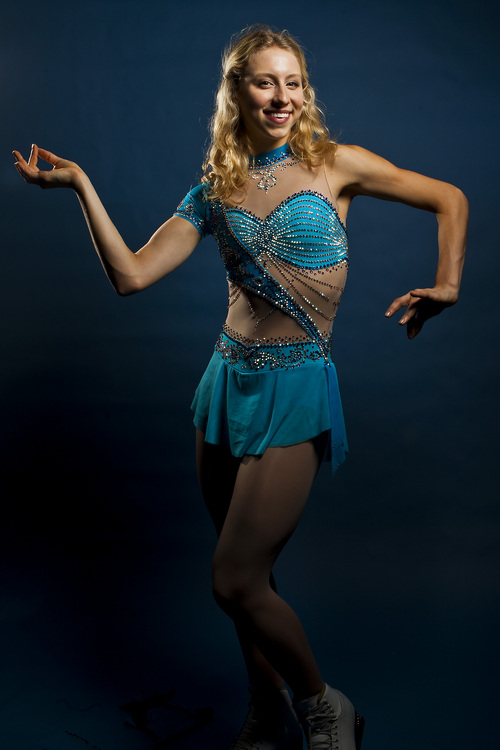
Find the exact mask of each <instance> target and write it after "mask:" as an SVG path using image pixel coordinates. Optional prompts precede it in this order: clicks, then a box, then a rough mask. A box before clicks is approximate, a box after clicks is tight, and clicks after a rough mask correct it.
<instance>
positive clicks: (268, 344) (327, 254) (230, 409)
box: [175, 145, 348, 470]
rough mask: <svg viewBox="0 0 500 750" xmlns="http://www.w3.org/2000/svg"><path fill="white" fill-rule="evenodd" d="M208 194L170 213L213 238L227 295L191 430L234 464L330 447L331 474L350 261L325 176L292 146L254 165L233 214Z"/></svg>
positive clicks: (339, 418) (341, 444) (340, 450)
mask: <svg viewBox="0 0 500 750" xmlns="http://www.w3.org/2000/svg"><path fill="white" fill-rule="evenodd" d="M209 190H210V188H209V185H207V184H204V183H202V184H200V185H198V186H197V187H195V188H194V189H193V190H191V191H190V192H189V193H188V195H187V196H186V197H185V198H184V200H183V201H182V202H181V203H180V205H179V207H178V209H177V211H176V212H175V215H176V216H180V217H182V218H184V219H187V220H188V221H190V222H191V223H192V224H194V226H195V227H196V229H197V230H198V231H199V232H200V234H201V235H202V236H204V235H206V234H212V235H213V237H214V238H215V240H216V242H217V244H218V247H219V251H220V254H221V258H222V261H223V263H224V266H225V268H226V273H227V280H228V285H229V308H228V315H227V319H226V322H225V323H224V326H223V328H222V332H221V334H220V336H219V339H218V341H217V343H216V345H215V351H214V354H213V356H212V359H211V360H210V362H209V364H208V367H207V369H206V371H205V373H204V375H203V377H202V380H201V382H200V384H199V386H198V388H197V390H196V394H195V397H194V401H193V404H192V409H193V411H194V423H195V425H196V427H198V428H199V429H200V430H202V431H203V432H204V434H205V440H206V441H207V442H208V443H214V444H216V445H224V446H227V447H228V448H229V449H230V450H231V452H232V454H233V455H234V456H244V455H260V454H262V453H263V452H264V451H265V450H266V448H267V447H270V446H287V445H293V444H295V443H300V442H303V441H305V440H310V439H313V438H316V437H318V436H324V437H326V441H325V442H326V450H325V451H324V454H323V458H324V459H325V460H329V461H331V462H332V469H333V470H335V469H336V468H337V467H338V466H339V465H340V464H341V463H342V461H343V460H344V458H345V453H346V451H347V440H346V433H345V426H344V419H343V414H342V406H341V401H340V394H339V389H338V383H337V375H336V372H335V367H334V364H333V362H332V358H331V337H332V326H333V321H334V318H335V315H336V311H337V307H338V305H339V302H340V298H341V295H342V292H343V291H344V285H345V280H346V276H347V267H348V256H347V235H346V231H345V228H344V226H343V224H342V222H341V221H340V219H339V216H338V213H337V210H336V207H335V203H334V198H333V196H332V195H331V193H330V189H329V186H328V180H327V175H326V171H325V169H324V167H323V166H320V167H317V168H314V169H309V168H308V167H307V166H306V165H305V164H304V163H302V162H300V161H299V160H298V159H296V158H295V157H294V156H293V154H291V152H290V151H289V150H288V147H287V146H286V145H285V146H282V147H280V148H278V149H275V150H273V151H271V152H268V153H267V154H261V155H259V156H255V157H250V171H249V184H248V191H247V192H246V193H245V194H243V193H242V194H241V196H234V199H235V202H234V203H233V202H225V203H223V202H222V201H220V200H214V199H211V198H210V197H209ZM241 199H243V200H242V201H241V202H239V201H240V200H241Z"/></svg>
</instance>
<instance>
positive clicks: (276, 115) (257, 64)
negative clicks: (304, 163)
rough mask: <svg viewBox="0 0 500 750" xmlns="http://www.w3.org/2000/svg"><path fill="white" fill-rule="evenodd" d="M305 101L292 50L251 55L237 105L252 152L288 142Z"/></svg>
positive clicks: (265, 51) (271, 48)
mask: <svg viewBox="0 0 500 750" xmlns="http://www.w3.org/2000/svg"><path fill="white" fill-rule="evenodd" d="M303 103H304V97H303V89H302V74H301V70H300V64H299V61H298V59H297V58H296V57H295V55H294V54H293V53H292V52H288V50H284V49H281V48H280V47H269V48H268V49H264V50H260V51H259V52H256V53H255V54H254V55H252V56H251V58H250V60H249V62H248V65H247V67H246V69H245V72H244V74H243V76H242V78H241V80H240V83H239V86H238V104H239V107H240V113H241V117H242V119H243V124H244V126H245V130H246V132H247V135H248V140H249V144H250V149H251V151H252V153H254V154H261V153H264V152H266V151H270V150H272V149H274V148H278V147H279V146H283V145H284V144H285V143H287V142H288V140H289V138H290V131H291V129H292V127H293V125H294V124H295V123H296V122H297V120H298V119H299V118H300V115H301V112H302V106H303Z"/></svg>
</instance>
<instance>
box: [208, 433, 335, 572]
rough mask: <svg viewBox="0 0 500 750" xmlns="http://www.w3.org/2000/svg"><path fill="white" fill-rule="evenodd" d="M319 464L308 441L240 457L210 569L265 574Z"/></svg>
mask: <svg viewBox="0 0 500 750" xmlns="http://www.w3.org/2000/svg"><path fill="white" fill-rule="evenodd" d="M319 463H320V459H319V456H318V453H317V450H316V448H315V445H314V443H313V441H307V442H304V443H299V444H297V445H291V446H287V447H280V448H268V449H267V450H266V452H265V453H264V454H263V455H262V456H245V457H244V458H243V459H242V460H241V462H240V464H239V466H238V470H237V473H236V478H235V482H234V488H233V492H232V497H231V501H230V503H229V507H228V509H227V513H226V517H225V521H224V523H223V526H222V530H221V532H220V538H219V543H218V545H217V550H216V554H215V560H214V563H215V566H216V567H218V568H219V569H220V567H221V566H222V567H223V568H225V569H226V571H227V570H228V569H233V570H234V573H235V575H238V572H239V573H240V574H243V575H244V576H245V574H246V575H250V576H251V575H252V574H255V575H259V577H260V575H262V580H263V581H266V582H267V581H268V580H269V573H270V570H271V568H272V566H273V564H274V562H275V560H276V558H277V556H278V555H279V553H280V551H281V550H282V549H283V547H284V545H285V544H286V542H287V541H288V539H289V538H290V536H291V535H292V533H293V531H294V529H295V527H296V526H297V524H298V522H299V520H300V517H301V515H302V512H303V510H304V507H305V504H306V502H307V498H308V496H309V492H310V490H311V486H312V484H313V481H314V478H315V476H316V474H317V471H318V468H319Z"/></svg>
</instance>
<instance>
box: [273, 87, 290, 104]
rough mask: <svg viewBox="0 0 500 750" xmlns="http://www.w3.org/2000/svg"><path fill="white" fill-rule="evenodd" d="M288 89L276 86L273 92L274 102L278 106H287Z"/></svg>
mask: <svg viewBox="0 0 500 750" xmlns="http://www.w3.org/2000/svg"><path fill="white" fill-rule="evenodd" d="M289 100H290V99H289V96H288V89H287V87H286V86H285V85H282V86H276V89H275V90H274V101H275V102H276V103H279V104H287V103H288V102H289Z"/></svg>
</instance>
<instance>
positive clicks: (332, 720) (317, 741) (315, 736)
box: [302, 702, 339, 750]
mask: <svg viewBox="0 0 500 750" xmlns="http://www.w3.org/2000/svg"><path fill="white" fill-rule="evenodd" d="M302 722H303V726H304V729H305V732H306V736H307V740H308V743H307V744H308V747H309V750H338V748H339V736H338V717H337V716H336V715H335V711H334V710H333V708H332V707H331V706H330V705H329V704H328V703H326V702H321V703H318V705H317V706H314V707H313V708H311V709H310V710H309V711H308V712H307V714H306V715H305V716H303V717H302Z"/></svg>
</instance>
